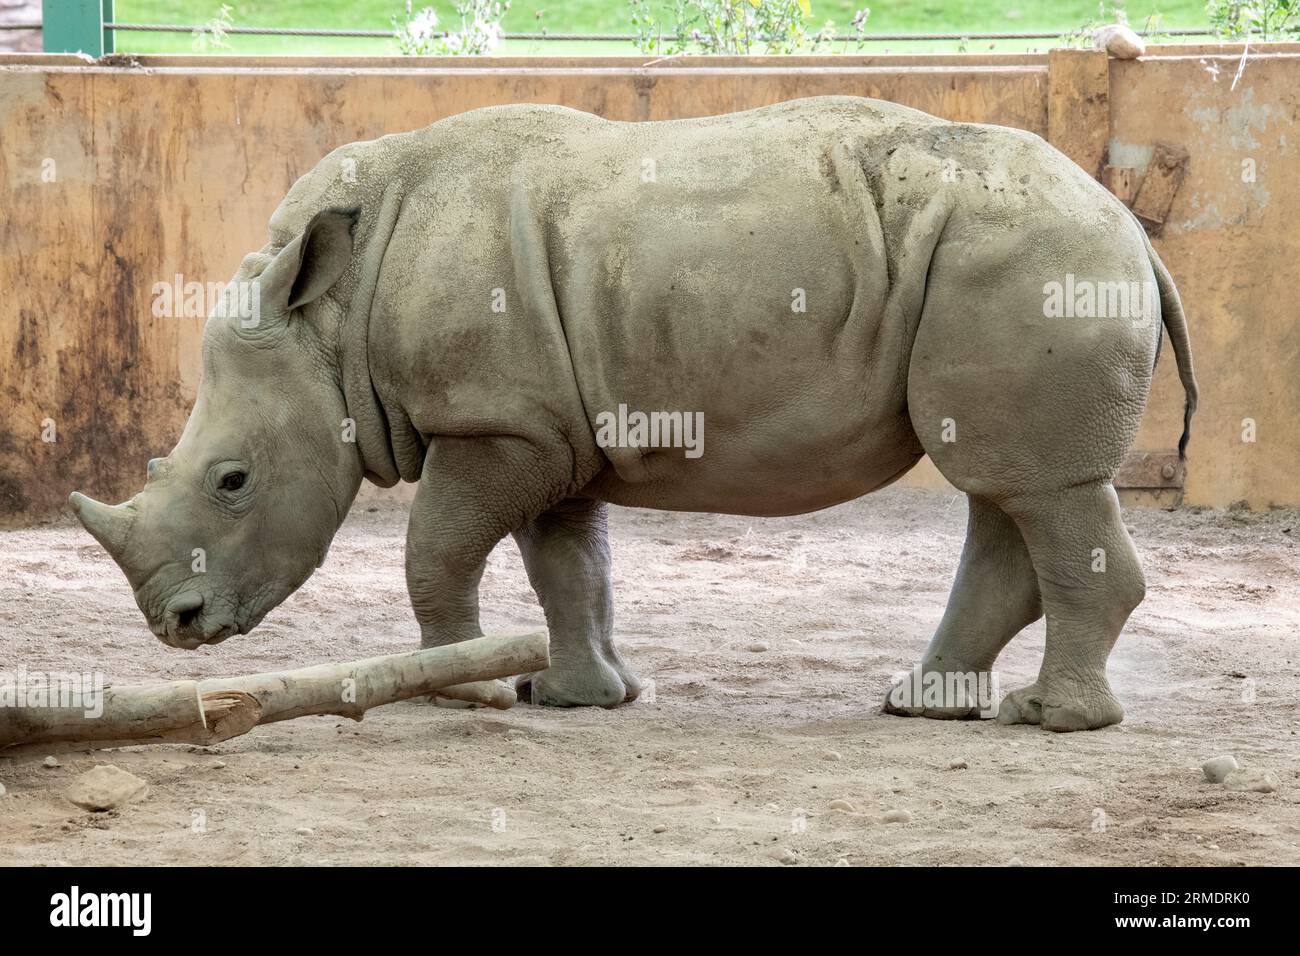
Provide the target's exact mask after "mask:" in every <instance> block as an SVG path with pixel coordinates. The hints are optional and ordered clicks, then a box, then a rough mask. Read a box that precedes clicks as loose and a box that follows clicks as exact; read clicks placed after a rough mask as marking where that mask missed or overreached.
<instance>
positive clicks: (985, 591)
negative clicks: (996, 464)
mask: <svg viewBox="0 0 1300 956" xmlns="http://www.w3.org/2000/svg"><path fill="white" fill-rule="evenodd" d="M967 500H968V503H969V515H968V518H967V524H966V544H965V546H964V547H963V549H962V554H961V562H960V564H959V565H958V567H957V576H956V579H955V580H954V582H953V586H952V591H951V592H950V594H949V595H948V606H947V609H946V610H945V611H944V614H943V619H942V620H941V621H940V622H939V627H938V629H937V630H936V631H935V634H934V637H933V638H932V639H931V641H930V646H929V647H928V648H926V651H925V655H924V656H923V657H922V658H921V662H920V663H919V664H918V665H917V666H916V668H915V669H914V670H913V672H912V673H911V674H908V675H906V676H905V677H904V678H902V679H900V680H899V681H897V682H896V683H895V684H894V686H893V687H892V688H891V689H890V691H889V694H888V695H887V697H886V699H885V705H884V709H885V712H886V713H890V714H897V715H899V716H904V717H932V718H937V719H949V720H952V719H959V720H960V719H975V718H979V717H981V716H983V715H984V714H986V713H988V712H989V710H990V708H991V706H992V705H993V704H995V703H996V701H990V700H988V699H981V697H982V694H981V691H983V693H984V694H987V692H988V689H989V688H990V687H991V686H992V680H991V673H992V668H993V662H994V661H995V660H996V659H997V656H998V654H999V652H1001V650H1002V648H1003V647H1005V646H1006V645H1007V643H1008V642H1009V641H1010V640H1011V639H1012V638H1013V637H1015V636H1016V634H1018V633H1019V632H1020V631H1021V630H1022V629H1024V628H1025V627H1028V626H1029V625H1030V624H1032V623H1033V622H1034V621H1036V620H1038V619H1039V618H1040V617H1042V616H1043V605H1042V599H1041V596H1040V594H1039V590H1038V577H1037V575H1036V573H1035V572H1034V566H1033V563H1032V562H1031V561H1030V558H1029V551H1028V549H1027V548H1026V547H1025V542H1024V539H1023V538H1022V537H1021V534H1020V530H1019V529H1018V528H1017V527H1016V524H1015V522H1014V521H1012V519H1011V518H1010V517H1009V516H1008V515H1006V514H1005V513H1004V512H1003V511H1002V510H1001V509H999V508H998V507H997V506H996V505H994V504H993V503H992V502H990V501H988V500H987V499H985V498H981V497H979V496H976V495H968V496H967ZM972 677H973V682H972Z"/></svg>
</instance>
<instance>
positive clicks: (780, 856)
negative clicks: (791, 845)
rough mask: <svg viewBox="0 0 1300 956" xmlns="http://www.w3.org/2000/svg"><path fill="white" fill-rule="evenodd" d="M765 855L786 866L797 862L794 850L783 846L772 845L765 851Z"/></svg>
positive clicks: (797, 858)
mask: <svg viewBox="0 0 1300 956" xmlns="http://www.w3.org/2000/svg"><path fill="white" fill-rule="evenodd" d="M767 855H768V856H770V857H771V858H772V859H774V860H776V862H778V863H783V864H785V865H786V866H790V865H791V864H793V863H798V862H799V857H798V856H797V855H795V853H794V851H793V850H790V849H788V848H786V847H783V846H774V847H772V848H771V849H770V850H768V851H767Z"/></svg>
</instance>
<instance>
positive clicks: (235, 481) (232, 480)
mask: <svg viewBox="0 0 1300 956" xmlns="http://www.w3.org/2000/svg"><path fill="white" fill-rule="evenodd" d="M217 487H218V488H220V489H221V490H222V491H238V490H239V489H240V488H242V487H244V473H243V472H242V471H232V472H231V473H230V474H228V475H226V476H225V477H224V478H222V479H221V481H220V482H218V483H217Z"/></svg>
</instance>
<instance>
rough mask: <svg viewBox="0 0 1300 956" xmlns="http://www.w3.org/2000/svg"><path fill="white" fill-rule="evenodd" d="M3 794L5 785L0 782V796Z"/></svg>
mask: <svg viewBox="0 0 1300 956" xmlns="http://www.w3.org/2000/svg"><path fill="white" fill-rule="evenodd" d="M4 795H5V785H4V784H3V783H0V797H3V796H4Z"/></svg>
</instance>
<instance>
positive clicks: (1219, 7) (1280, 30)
mask: <svg viewBox="0 0 1300 956" xmlns="http://www.w3.org/2000/svg"><path fill="white" fill-rule="evenodd" d="M1205 10H1206V13H1207V14H1208V15H1209V17H1210V25H1211V26H1213V27H1214V32H1215V34H1216V35H1217V36H1219V37H1221V38H1223V39H1225V40H1244V39H1247V38H1249V39H1252V40H1292V39H1295V38H1296V37H1297V36H1300V0H1223V2H1220V0H1210V2H1209V4H1208V5H1207V6H1206V8H1205Z"/></svg>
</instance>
